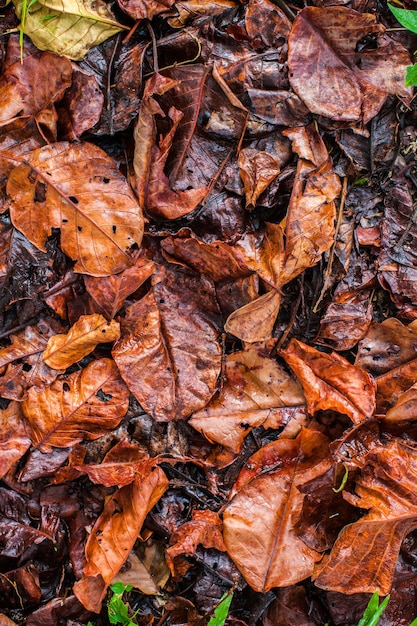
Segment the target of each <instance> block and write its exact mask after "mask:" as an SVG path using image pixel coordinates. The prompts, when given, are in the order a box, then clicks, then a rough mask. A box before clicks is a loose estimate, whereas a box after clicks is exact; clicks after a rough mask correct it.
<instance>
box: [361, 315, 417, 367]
mask: <svg viewBox="0 0 417 626" xmlns="http://www.w3.org/2000/svg"><path fill="white" fill-rule="evenodd" d="M416 357H417V330H416V329H415V328H413V327H412V326H410V325H409V326H405V325H404V324H402V323H401V322H400V320H398V319H396V318H395V317H390V318H388V319H386V320H384V321H383V322H382V323H381V324H377V323H376V322H373V323H372V324H371V326H370V328H369V330H368V332H367V333H366V335H365V337H364V338H363V339H362V341H361V342H360V343H359V345H358V353H357V356H356V361H355V365H358V366H359V367H361V368H362V369H364V370H366V371H367V372H370V373H371V374H373V375H374V376H377V375H379V374H385V373H387V372H389V371H390V370H393V369H395V368H397V367H400V366H401V365H405V364H406V363H409V362H410V361H413V360H414V359H415V358H416Z"/></svg>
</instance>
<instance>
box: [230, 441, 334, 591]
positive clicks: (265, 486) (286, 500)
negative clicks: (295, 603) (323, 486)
mask: <svg viewBox="0 0 417 626" xmlns="http://www.w3.org/2000/svg"><path fill="white" fill-rule="evenodd" d="M330 466H331V461H330V458H329V455H328V442H327V439H326V437H324V436H323V435H322V434H321V433H319V432H316V431H312V430H307V429H303V430H302V432H301V433H300V435H298V437H297V439H280V440H278V441H274V442H272V443H270V444H268V445H266V446H264V447H263V448H261V449H260V450H259V451H258V452H256V453H255V454H254V455H252V456H251V457H250V458H249V459H248V461H247V466H246V467H247V469H246V468H245V469H243V470H242V472H241V474H240V475H239V477H238V480H237V483H236V485H235V488H234V492H235V493H236V495H234V496H233V498H232V499H231V501H230V503H229V504H228V505H227V506H226V508H225V511H224V514H223V524H224V531H223V536H224V542H225V545H226V548H227V552H228V554H229V556H230V557H231V558H232V560H233V561H234V563H235V564H236V566H237V567H238V568H239V570H240V572H241V573H242V575H243V576H244V578H245V579H246V581H247V582H248V583H249V584H250V586H251V587H252V588H253V589H255V591H258V592H261V593H266V592H268V591H269V589H271V588H272V587H286V586H288V585H292V584H295V583H297V582H299V581H301V580H304V579H305V578H307V577H308V576H310V575H311V574H312V571H313V568H314V564H315V563H316V562H317V561H320V559H321V554H319V553H318V552H316V551H315V550H312V549H311V548H309V547H308V546H307V545H306V544H305V543H304V542H303V541H302V540H301V539H299V538H298V537H297V534H296V532H295V530H294V524H295V523H296V521H297V519H298V517H299V515H300V513H301V507H302V503H303V500H304V494H302V493H301V491H300V490H299V487H300V486H301V485H303V484H304V483H305V482H307V481H309V480H311V479H312V478H313V477H315V476H319V475H320V474H322V473H325V472H326V471H327V470H328V469H329V467H330Z"/></svg>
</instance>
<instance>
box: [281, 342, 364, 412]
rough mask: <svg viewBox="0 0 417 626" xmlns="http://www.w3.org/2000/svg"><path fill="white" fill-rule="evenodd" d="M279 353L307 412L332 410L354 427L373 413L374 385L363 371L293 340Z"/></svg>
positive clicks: (335, 354)
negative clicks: (301, 391) (303, 397)
mask: <svg viewBox="0 0 417 626" xmlns="http://www.w3.org/2000/svg"><path fill="white" fill-rule="evenodd" d="M280 354H281V356H282V357H283V358H284V359H285V360H286V362H287V363H288V365H289V366H290V367H291V369H292V370H293V371H294V373H295V374H296V376H297V378H298V379H299V381H300V382H301V384H302V386H303V389H304V393H305V395H306V399H307V406H308V410H309V412H310V413H315V412H316V411H318V410H319V409H322V410H326V409H332V410H334V411H339V413H343V414H344V415H348V416H349V417H350V419H351V420H352V421H353V422H354V423H355V424H357V423H358V422H361V421H362V420H364V419H366V418H367V417H370V416H371V415H372V414H373V412H374V410H375V390H376V384H375V381H374V379H373V378H372V376H370V374H368V373H367V372H365V371H364V370H362V369H360V368H359V367H355V366H354V365H351V364H350V363H349V361H346V359H344V358H343V357H341V356H340V355H339V354H337V353H336V352H332V354H325V353H323V352H319V351H318V350H315V349H314V348H311V347H310V346H307V345H306V344H303V343H301V341H297V340H296V339H291V341H290V343H289V344H288V346H287V348H286V349H285V350H281V352H280Z"/></svg>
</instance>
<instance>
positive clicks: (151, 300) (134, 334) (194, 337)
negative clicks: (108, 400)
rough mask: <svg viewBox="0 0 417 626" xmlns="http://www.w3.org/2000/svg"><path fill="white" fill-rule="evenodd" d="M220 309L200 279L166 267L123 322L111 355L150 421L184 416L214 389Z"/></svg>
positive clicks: (201, 404) (208, 285) (218, 362)
mask: <svg viewBox="0 0 417 626" xmlns="http://www.w3.org/2000/svg"><path fill="white" fill-rule="evenodd" d="M219 321H220V320H219V313H218V309H217V303H216V301H215V297H214V289H213V287H212V284H211V283H210V282H209V281H208V280H207V279H204V277H197V276H196V275H194V274H189V273H188V272H182V271H175V272H173V271H170V272H168V273H167V276H166V278H165V279H164V280H162V281H161V282H158V283H156V284H155V285H154V286H153V288H152V290H151V291H150V292H149V293H148V294H147V295H146V296H145V297H144V298H142V299H141V300H139V301H137V302H135V303H134V304H132V305H131V306H130V307H129V308H128V310H127V315H126V317H125V319H124V320H123V321H122V337H121V339H120V340H119V341H118V342H117V343H116V344H115V346H114V349H113V357H114V360H115V361H116V363H117V366H118V368H119V370H120V373H121V375H122V377H123V378H124V380H125V381H126V383H127V385H128V386H129V389H130V390H131V392H132V393H133V395H134V396H135V397H136V398H137V400H138V401H139V402H140V404H141V405H142V406H143V408H144V409H145V410H146V411H147V412H148V413H150V414H151V415H152V416H153V417H154V418H155V419H157V420H162V421H167V420H172V419H183V418H187V417H189V416H190V415H191V414H192V413H193V412H194V411H197V410H198V409H201V408H203V407H204V406H205V405H206V404H207V402H208V400H210V398H211V396H212V395H213V393H214V391H215V389H216V381H217V377H218V375H219V373H220V365H221V349H220V344H219V335H218V329H217V328H218V327H217V324H218V323H219Z"/></svg>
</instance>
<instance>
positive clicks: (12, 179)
mask: <svg viewBox="0 0 417 626" xmlns="http://www.w3.org/2000/svg"><path fill="white" fill-rule="evenodd" d="M7 193H8V194H9V195H10V197H11V206H10V213H11V216H12V221H13V223H14V224H15V226H16V228H18V229H19V230H20V231H21V232H23V234H24V235H25V237H26V238H27V239H29V241H31V242H32V243H33V244H34V245H35V246H37V247H38V248H39V249H40V250H45V244H46V240H47V237H48V236H49V235H50V234H51V232H52V229H53V228H59V229H60V230H61V246H62V249H63V251H64V252H65V253H66V254H68V256H69V257H71V258H73V259H75V260H76V261H77V263H76V266H75V269H76V271H78V272H84V273H85V274H91V275H93V276H107V275H109V274H115V273H117V272H120V271H122V270H124V269H126V268H127V267H129V266H131V265H133V261H132V258H131V255H130V250H131V249H132V246H133V245H134V244H136V245H138V244H140V242H141V239H142V233H143V218H142V214H141V211H140V208H139V206H138V203H137V201H136V200H135V198H134V196H133V193H132V191H131V190H130V188H129V186H128V184H127V181H126V180H125V178H124V177H123V176H122V175H121V174H120V172H119V171H118V169H117V168H116V166H115V164H114V162H113V160H112V159H111V158H110V157H109V156H107V154H106V153H105V152H103V151H102V150H100V148H97V147H96V146H94V145H92V144H86V143H84V144H82V143H79V144H70V143H68V142H60V143H55V144H53V145H51V146H46V147H44V148H40V149H39V150H34V151H33V152H32V153H31V154H30V155H29V156H28V157H27V158H26V159H25V160H24V161H23V162H22V163H21V165H19V166H18V167H16V168H15V169H14V170H12V172H11V173H10V176H9V181H8V184H7Z"/></svg>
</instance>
